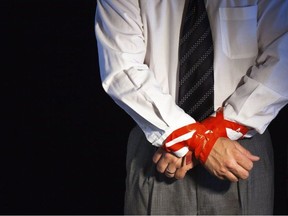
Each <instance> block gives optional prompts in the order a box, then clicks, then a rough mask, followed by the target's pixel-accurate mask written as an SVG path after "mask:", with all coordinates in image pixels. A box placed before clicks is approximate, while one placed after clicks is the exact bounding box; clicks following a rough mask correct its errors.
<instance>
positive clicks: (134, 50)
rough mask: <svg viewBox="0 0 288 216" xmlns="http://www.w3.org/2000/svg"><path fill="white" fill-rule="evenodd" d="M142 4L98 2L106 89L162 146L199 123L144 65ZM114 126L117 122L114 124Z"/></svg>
mask: <svg viewBox="0 0 288 216" xmlns="http://www.w3.org/2000/svg"><path fill="white" fill-rule="evenodd" d="M138 2H139V1H132V0H125V1H115V0H111V1H109V0H98V1H97V9H96V16H95V32H96V39H97V46H98V57H99V66H100V74H101V80H102V85H103V88H104V90H105V91H106V92H107V93H108V94H109V95H110V96H111V97H112V99H113V100H114V101H115V102H116V103H117V104H118V105H119V106H120V107H121V108H123V109H124V110H125V111H126V112H127V113H128V114H129V115H130V116H131V117H132V118H133V119H134V120H135V121H136V123H137V124H138V125H139V126H140V127H141V129H142V130H143V131H144V133H145V135H146V137H147V139H148V140H149V141H150V142H151V143H152V144H153V145H156V146H161V145H162V143H163V141H164V140H165V138H166V137H167V136H168V135H169V134H170V133H171V132H172V131H174V130H175V129H176V128H179V127H182V126H184V125H187V124H191V123H194V122H195V120H194V119H193V118H191V117H190V116H189V115H187V114H186V113H185V112H184V111H183V110H182V109H180V108H179V107H178V106H177V105H176V104H175V101H174V98H173V97H172V96H171V95H169V94H167V93H165V92H163V91H162V89H161V85H160V84H159V83H158V82H157V80H156V79H155V76H154V73H153V71H151V70H150V68H149V67H148V65H146V64H145V63H144V60H145V54H146V41H145V37H144V33H143V24H142V20H141V16H140V8H139V5H138V4H139V3H138ZM113 124H114V123H113Z"/></svg>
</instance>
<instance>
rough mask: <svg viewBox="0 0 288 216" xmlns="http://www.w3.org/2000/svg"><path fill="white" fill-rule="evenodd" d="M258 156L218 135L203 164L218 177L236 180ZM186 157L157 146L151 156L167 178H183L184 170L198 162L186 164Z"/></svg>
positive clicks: (247, 175)
mask: <svg viewBox="0 0 288 216" xmlns="http://www.w3.org/2000/svg"><path fill="white" fill-rule="evenodd" d="M259 159H260V158H259V157H258V156H256V155H253V154H252V153H251V152H249V151H248V150H247V149H245V148H244V147H242V146H241V145H240V144H239V143H238V142H237V141H233V140H230V139H228V138H224V137H219V138H218V139H217V140H216V142H215V144H214V146H213V148H212V150H211V152H210V154H209V156H208V158H207V160H206V162H205V164H203V166H204V167H205V168H206V169H207V170H208V171H209V172H210V173H212V174H213V175H215V176H216V177H218V178H219V179H223V180H224V179H227V180H229V181H231V182H237V181H238V180H239V179H247V178H248V177H249V172H250V171H251V170H252V168H253V163H254V162H256V161H258V160H259ZM185 161H186V157H183V158H178V157H176V156H174V155H173V154H171V153H168V152H166V151H165V150H164V149H162V148H159V149H158V150H157V151H156V153H155V154H154V156H153V162H154V163H155V164H156V168H157V170H158V171H159V172H160V173H164V174H165V175H166V176H167V177H169V178H173V177H174V178H176V179H183V178H184V177H185V175H186V172H187V171H188V170H190V169H192V168H193V167H194V166H196V165H197V164H198V163H199V162H198V161H197V160H195V159H193V160H192V162H191V163H189V164H186V162H185Z"/></svg>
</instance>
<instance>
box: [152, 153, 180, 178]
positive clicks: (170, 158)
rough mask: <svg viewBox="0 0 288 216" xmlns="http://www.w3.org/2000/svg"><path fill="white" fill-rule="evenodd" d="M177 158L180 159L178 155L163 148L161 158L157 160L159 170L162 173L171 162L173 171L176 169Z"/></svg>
mask: <svg viewBox="0 0 288 216" xmlns="http://www.w3.org/2000/svg"><path fill="white" fill-rule="evenodd" d="M177 160H179V158H178V157H176V156H175V155H172V154H171V153H167V152H166V151H164V150H163V153H162V155H161V158H160V159H159V160H158V162H157V166H156V167H157V170H158V171H159V172H161V173H164V172H165V170H166V169H167V167H168V165H169V164H171V169H172V170H171V171H173V170H175V167H176V162H177Z"/></svg>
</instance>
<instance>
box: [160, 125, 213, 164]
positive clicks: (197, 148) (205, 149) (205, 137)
mask: <svg viewBox="0 0 288 216" xmlns="http://www.w3.org/2000/svg"><path fill="white" fill-rule="evenodd" d="M189 132H194V133H193V135H192V137H191V138H189V139H185V140H183V141H180V142H178V143H175V144H173V145H172V146H169V147H167V146H166V145H165V144H166V143H168V142H170V141H172V140H174V139H176V138H178V137H180V136H182V135H185V134H187V133H189ZM216 139H217V137H216V136H215V135H214V134H213V132H212V131H211V130H207V128H206V127H205V126H204V125H202V124H201V123H198V122H196V123H193V124H189V125H186V126H184V127H181V128H179V129H177V130H175V131H173V132H172V133H171V134H170V135H169V136H168V137H167V139H166V140H165V144H164V146H163V148H164V149H165V150H166V151H167V152H176V151H178V150H179V149H181V148H183V147H185V146H188V148H189V150H191V151H193V152H194V155H195V157H196V159H198V160H200V162H201V163H205V161H206V160H207V157H208V155H209V153H210V151H211V149H212V147H213V145H214V144H215V142H216Z"/></svg>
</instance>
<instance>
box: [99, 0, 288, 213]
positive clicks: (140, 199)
mask: <svg viewBox="0 0 288 216" xmlns="http://www.w3.org/2000/svg"><path fill="white" fill-rule="evenodd" d="M191 2H196V3H197V4H199V5H201V4H203V2H202V1H201V0H197V1H196V0H195V1H192V0H187V1H186V2H185V0H177V1H175V0H164V1H163V0H162V1H160V0H142V1H141V0H140V1H138V0H126V1H117V0H110V1H109V0H106V1H105V0H102V1H101V0H99V1H97V11H96V23H95V24H96V25H95V31H96V37H97V42H98V53H99V64H100V72H101V78H102V84H103V88H104V89H105V91H106V92H107V93H108V94H109V95H110V96H111V97H112V98H113V99H114V101H115V102H116V103H117V104H118V105H119V106H120V107H122V108H123V109H124V110H125V111H126V112H127V113H128V114H129V115H130V116H131V117H132V118H133V119H134V120H135V122H136V123H137V127H135V128H134V129H133V130H132V132H131V134H130V136H129V141H128V146H127V179H126V194H125V214H273V150H272V145H271V140H270V137H269V132H268V131H267V126H268V125H269V123H270V122H271V121H272V120H273V119H274V118H275V116H276V115H277V114H278V112H279V111H280V110H281V109H282V108H283V107H284V106H285V105H286V104H287V102H288V100H287V98H288V85H287V82H288V76H287V75H288V74H287V73H288V72H287V69H286V68H287V65H288V45H287V44H288V33H287V31H288V22H287V20H286V19H287V14H288V2H287V1H285V0H275V1H269V0H263V1H257V0H247V1H236V0H235V1H233V0H231V1H226V0H225V1H224V0H213V1H212V0H206V1H204V4H203V5H204V7H205V9H206V10H207V13H208V19H209V22H210V27H211V33H212V40H213V53H214V55H213V56H214V58H213V70H210V71H212V72H213V73H212V74H213V81H214V83H213V85H214V87H213V88H214V91H213V94H212V95H213V96H214V97H213V105H214V111H215V112H214V113H213V114H212V115H211V116H210V117H208V118H205V119H204V120H203V119H201V118H199V119H201V120H199V119H197V118H196V115H195V114H193V113H192V114H190V113H188V112H187V111H186V110H185V109H184V108H182V107H180V102H179V98H178V97H180V96H179V95H180V94H179V92H180V90H179V88H180V87H181V85H182V83H181V81H179V82H178V77H180V75H179V74H180V72H179V70H180V65H181V63H179V62H181V58H180V61H179V60H178V59H179V56H180V57H181V55H180V54H179V52H178V51H179V49H180V48H179V47H180V46H179V44H181V41H182V38H181V37H182V36H181V32H182V28H183V24H182V17H183V19H184V15H185V14H186V11H191V9H189V7H188V5H189V3H191ZM191 4H192V3H191ZM195 8H196V9H195ZM197 8H201V6H200V7H198V6H196V7H194V9H193V10H192V16H193V14H197ZM199 14H200V16H201V15H202V12H201V13H199ZM203 14H204V13H203ZM203 17H204V15H203ZM189 19H190V18H187V20H189ZM200 19H202V18H200ZM203 19H205V18H203ZM201 25H202V24H201ZM201 25H199V26H201ZM195 29H198V27H197V28H195ZM207 32H209V31H207ZM191 34H192V35H193V34H194V33H191ZM195 34H196V33H195ZM184 37H185V36H184ZM180 38H181V39H180ZM205 38H206V36H205ZM180 53H181V52H180ZM207 55H208V54H207ZM192 57H193V54H191V58H192ZM206 57H207V56H205V58H206ZM182 58H183V56H182ZM187 59H188V60H187V61H190V58H187ZM200 60H201V58H200ZM200 60H199V62H200V63H199V65H201V64H202V65H203V64H204V63H201V61H200ZM205 64H206V63H205ZM205 64H204V65H205ZM190 67H192V68H193V67H198V63H195V64H192V66H190ZM202 95H205V92H201V93H199V98H200V96H202ZM197 96H198V95H197ZM192 99H193V98H191V100H192ZM200 100H202V99H201V98H200V99H199V101H200ZM188 101H190V98H189V100H188ZM195 103H198V102H195ZM192 105H193V104H192ZM201 109H202V108H201ZM201 109H200V111H201ZM184 110H185V111H184ZM115 124H116V125H117V124H119V126H120V127H121V123H117V122H115ZM115 129H116V130H117V127H116V128H115ZM111 132H112V133H113V131H111ZM116 144H117V143H116Z"/></svg>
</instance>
